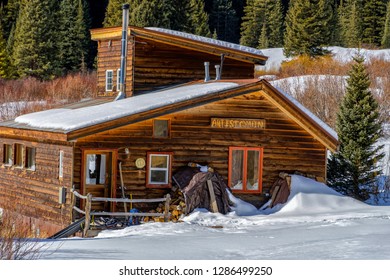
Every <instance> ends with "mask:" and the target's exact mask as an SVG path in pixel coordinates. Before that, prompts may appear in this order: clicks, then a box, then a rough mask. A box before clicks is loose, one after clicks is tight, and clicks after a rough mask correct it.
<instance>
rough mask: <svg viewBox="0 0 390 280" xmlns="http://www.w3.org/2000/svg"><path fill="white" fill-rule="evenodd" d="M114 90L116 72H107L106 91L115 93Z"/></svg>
mask: <svg viewBox="0 0 390 280" xmlns="http://www.w3.org/2000/svg"><path fill="white" fill-rule="evenodd" d="M109 73H111V88H109V87H108V85H109V83H108V74H109ZM113 90H114V71H113V70H106V91H113Z"/></svg>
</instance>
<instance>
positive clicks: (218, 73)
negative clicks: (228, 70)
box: [215, 64, 221, 81]
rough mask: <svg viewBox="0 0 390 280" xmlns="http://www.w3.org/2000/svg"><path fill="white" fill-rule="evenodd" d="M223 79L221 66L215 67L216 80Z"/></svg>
mask: <svg viewBox="0 0 390 280" xmlns="http://www.w3.org/2000/svg"><path fill="white" fill-rule="evenodd" d="M220 79H221V65H218V64H217V65H215V80H216V81H217V80H220Z"/></svg>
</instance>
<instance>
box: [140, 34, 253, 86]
mask: <svg viewBox="0 0 390 280" xmlns="http://www.w3.org/2000/svg"><path fill="white" fill-rule="evenodd" d="M205 61H208V62H210V77H211V79H215V65H216V64H218V65H219V64H220V63H221V57H220V56H219V55H210V54H206V53H201V52H196V51H193V50H188V49H184V48H180V47H177V46H172V45H167V44H162V43H158V42H154V41H150V40H144V39H142V40H141V39H139V38H136V42H135V53H134V90H135V93H137V92H142V91H147V90H152V89H157V88H159V87H161V86H167V85H174V84H180V83H185V82H189V81H194V80H203V79H204V77H205V70H204V62H205ZM253 77H254V65H253V64H252V63H245V62H242V61H237V60H233V59H230V58H225V60H224V62H223V71H222V79H253Z"/></svg>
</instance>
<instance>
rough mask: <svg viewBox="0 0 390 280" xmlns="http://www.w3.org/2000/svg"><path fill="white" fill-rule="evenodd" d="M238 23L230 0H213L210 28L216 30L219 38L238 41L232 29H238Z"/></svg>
mask: <svg viewBox="0 0 390 280" xmlns="http://www.w3.org/2000/svg"><path fill="white" fill-rule="evenodd" d="M238 24H239V23H238V18H237V15H236V11H235V10H234V9H233V3H232V0H213V8H212V13H211V14H210V29H211V30H215V31H216V32H217V36H218V39H219V40H223V41H228V42H233V43H236V42H238V40H239V38H238V36H236V34H235V32H234V30H237V29H238ZM232 31H233V32H232Z"/></svg>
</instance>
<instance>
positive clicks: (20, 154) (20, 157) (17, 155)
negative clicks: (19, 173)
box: [13, 143, 26, 168]
mask: <svg viewBox="0 0 390 280" xmlns="http://www.w3.org/2000/svg"><path fill="white" fill-rule="evenodd" d="M19 149H20V151H19ZM25 151H26V147H25V146H24V145H23V144H21V143H15V145H14V153H13V165H14V166H15V168H24V164H25ZM19 161H20V162H19Z"/></svg>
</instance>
